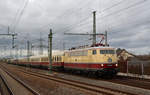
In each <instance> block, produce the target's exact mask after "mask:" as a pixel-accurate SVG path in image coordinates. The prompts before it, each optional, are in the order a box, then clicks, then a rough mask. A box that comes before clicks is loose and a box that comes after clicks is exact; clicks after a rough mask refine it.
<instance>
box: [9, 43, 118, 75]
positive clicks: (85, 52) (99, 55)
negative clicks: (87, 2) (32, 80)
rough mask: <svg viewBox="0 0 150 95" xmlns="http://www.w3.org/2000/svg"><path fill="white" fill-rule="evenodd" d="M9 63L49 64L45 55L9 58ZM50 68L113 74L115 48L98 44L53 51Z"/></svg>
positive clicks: (115, 72) (38, 65) (47, 66)
mask: <svg viewBox="0 0 150 95" xmlns="http://www.w3.org/2000/svg"><path fill="white" fill-rule="evenodd" d="M9 63H12V64H17V65H23V66H30V67H38V68H45V69H49V66H50V65H49V57H48V56H47V55H45V56H44V55H42V56H31V57H26V58H19V59H17V60H16V59H11V60H10V61H9ZM52 69H54V70H58V71H68V72H80V73H86V74H91V73H92V74H94V75H96V76H98V77H101V76H105V75H108V76H115V75H116V74H117V73H118V71H119V69H118V58H117V54H116V49H115V48H113V47H102V46H98V47H87V48H79V49H70V50H64V51H57V52H53V54H52Z"/></svg>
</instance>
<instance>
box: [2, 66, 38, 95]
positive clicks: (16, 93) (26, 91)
mask: <svg viewBox="0 0 150 95" xmlns="http://www.w3.org/2000/svg"><path fill="white" fill-rule="evenodd" d="M0 75H1V79H2V81H3V82H4V84H5V86H6V88H7V89H8V91H7V92H2V95H40V94H39V93H38V92H36V91H35V90H34V89H32V88H31V87H30V86H29V85H27V84H26V83H24V82H23V81H21V80H20V79H19V78H17V77H15V76H14V75H13V74H11V73H10V72H8V71H7V69H5V68H4V67H3V68H2V66H1V67H0ZM3 93H4V94H3ZM6 93H8V94H6Z"/></svg>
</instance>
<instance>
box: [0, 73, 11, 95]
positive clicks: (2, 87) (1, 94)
mask: <svg viewBox="0 0 150 95" xmlns="http://www.w3.org/2000/svg"><path fill="white" fill-rule="evenodd" d="M0 95H14V93H13V92H12V91H11V89H10V88H9V85H8V83H7V81H6V80H5V78H4V77H3V76H2V75H0Z"/></svg>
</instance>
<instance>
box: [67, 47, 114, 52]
mask: <svg viewBox="0 0 150 95" xmlns="http://www.w3.org/2000/svg"><path fill="white" fill-rule="evenodd" d="M91 49H115V48H114V47H88V48H81V49H73V50H66V51H65V52H71V51H81V50H91Z"/></svg>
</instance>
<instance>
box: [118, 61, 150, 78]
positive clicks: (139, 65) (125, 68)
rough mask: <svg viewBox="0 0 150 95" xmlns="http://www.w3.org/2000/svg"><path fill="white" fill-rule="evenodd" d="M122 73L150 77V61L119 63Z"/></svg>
mask: <svg viewBox="0 0 150 95" xmlns="http://www.w3.org/2000/svg"><path fill="white" fill-rule="evenodd" d="M119 68H120V72H123V73H132V74H139V75H150V61H119Z"/></svg>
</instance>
